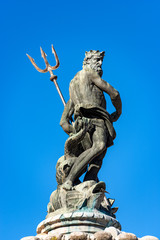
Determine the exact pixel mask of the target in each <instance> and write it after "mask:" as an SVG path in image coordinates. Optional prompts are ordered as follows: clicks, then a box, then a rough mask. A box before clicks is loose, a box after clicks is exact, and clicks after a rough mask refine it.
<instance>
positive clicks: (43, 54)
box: [27, 45, 66, 106]
mask: <svg viewBox="0 0 160 240" xmlns="http://www.w3.org/2000/svg"><path fill="white" fill-rule="evenodd" d="M40 50H41V56H42V58H43V59H44V61H45V64H46V68H45V69H44V70H43V69H40V68H39V67H38V66H37V64H36V63H35V61H34V59H33V58H32V57H31V56H29V55H28V54H27V56H28V58H29V59H30V61H31V63H32V64H33V66H34V67H35V68H36V69H37V71H39V72H41V73H46V72H49V73H50V75H51V76H50V80H51V81H52V82H54V84H55V86H56V88H57V91H58V94H59V96H60V98H61V100H62V102H63V105H64V106H65V105H66V102H65V100H64V97H63V95H62V93H61V90H60V88H59V86H58V84H57V81H56V80H57V76H56V75H54V74H53V70H56V69H57V68H58V67H59V64H60V63H59V59H58V56H57V53H56V51H55V49H54V47H53V45H52V53H53V54H54V56H55V59H56V65H55V66H53V67H52V66H51V65H50V64H49V63H48V60H47V55H46V53H45V52H44V51H43V49H42V48H41V47H40Z"/></svg>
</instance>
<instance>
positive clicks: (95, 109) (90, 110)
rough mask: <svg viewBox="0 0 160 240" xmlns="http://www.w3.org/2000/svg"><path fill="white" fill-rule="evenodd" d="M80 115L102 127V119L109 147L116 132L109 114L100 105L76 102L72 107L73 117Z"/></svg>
mask: <svg viewBox="0 0 160 240" xmlns="http://www.w3.org/2000/svg"><path fill="white" fill-rule="evenodd" d="M78 116H80V117H85V118H88V119H91V122H92V124H93V125H95V126H99V127H103V125H102V124H101V121H99V120H100V119H103V120H104V123H105V126H106V131H107V132H108V133H107V134H108V140H107V146H106V147H110V146H112V145H113V140H114V139H115V137H116V132H115V129H114V127H113V123H112V121H111V117H110V114H109V113H108V112H107V111H106V109H104V108H103V107H100V106H96V105H95V106H93V105H92V104H84V103H83V104H77V105H76V106H75V108H74V119H75V120H76V118H77V117H78Z"/></svg>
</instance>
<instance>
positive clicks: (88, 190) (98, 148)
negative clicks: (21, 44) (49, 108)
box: [27, 46, 122, 231]
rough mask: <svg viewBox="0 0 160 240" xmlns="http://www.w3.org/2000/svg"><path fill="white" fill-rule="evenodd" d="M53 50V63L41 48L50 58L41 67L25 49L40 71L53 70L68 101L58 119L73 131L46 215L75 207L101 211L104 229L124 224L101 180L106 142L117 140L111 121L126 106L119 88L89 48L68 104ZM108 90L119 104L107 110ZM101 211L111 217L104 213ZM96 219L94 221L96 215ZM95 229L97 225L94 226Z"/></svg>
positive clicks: (100, 57) (59, 163) (59, 164)
mask: <svg viewBox="0 0 160 240" xmlns="http://www.w3.org/2000/svg"><path fill="white" fill-rule="evenodd" d="M52 52H53V54H54V55H55V59H56V65H55V66H54V67H51V65H50V64H49V63H48V61H47V58H46V54H45V52H44V51H43V50H42V48H41V54H42V57H43V59H44V61H45V64H46V68H45V69H44V70H42V69H40V68H39V67H38V66H37V65H36V63H35V62H34V60H33V59H32V58H31V57H30V56H29V55H27V56H28V57H29V59H30V61H31V62H32V64H33V65H34V67H35V68H36V69H37V70H38V71H39V72H42V73H45V72H49V73H50V75H51V77H50V80H51V81H53V82H54V83H55V85H56V88H57V90H58V92H59V95H60V97H61V99H62V102H63V104H64V106H65V108H64V111H63V114H62V117H61V121H60V125H61V126H62V128H63V130H64V131H65V132H66V133H67V134H68V135H69V137H68V139H67V141H66V142H65V147H64V156H62V157H61V158H60V159H59V160H58V161H57V165H56V180H57V184H58V186H57V189H56V190H55V191H54V192H53V193H52V194H51V197H50V202H49V204H48V206H47V210H48V214H47V219H52V218H53V217H56V216H58V214H62V215H63V214H64V213H68V214H72V213H75V214H76V215H77V214H79V213H78V212H77V211H80V212H81V213H83V212H85V214H86V212H88V213H89V214H90V213H94V214H95V216H98V215H97V214H99V216H101V217H102V218H104V219H105V220H104V223H103V224H102V223H100V222H101V221H100V222H99V223H98V224H100V228H102V229H104V228H105V227H106V226H109V225H111V226H112V225H114V226H116V227H117V228H119V229H120V224H119V222H118V221H116V220H115V213H116V211H117V210H118V208H112V205H113V203H114V200H113V199H111V198H108V199H107V198H106V196H105V192H106V191H105V189H106V185H105V183H104V182H101V181H99V179H98V176H97V175H98V172H99V170H100V168H101V166H102V161H103V158H104V156H105V154H106V151H107V148H108V147H110V146H112V145H113V140H114V139H115V137H116V132H115V130H114V127H113V122H115V121H117V120H118V118H119V117H120V115H121V112H122V103H121V98H120V95H119V92H118V91H117V90H116V89H115V88H113V87H112V86H111V85H110V84H109V83H108V82H106V81H104V80H103V79H102V74H103V71H102V68H101V66H102V62H103V58H104V52H100V51H94V50H91V51H89V52H86V54H85V58H84V61H83V69H82V70H81V71H79V72H78V73H77V74H76V75H75V77H74V78H73V79H72V80H71V82H70V86H69V94H70V99H69V101H68V102H67V104H65V101H64V98H63V96H62V93H61V91H60V89H59V87H58V85H57V82H56V79H57V76H55V75H54V74H53V72H52V71H53V70H55V69H56V68H58V67H59V59H58V56H57V54H56V52H55V50H54V48H53V46H52ZM104 92H106V93H107V94H108V95H109V96H110V98H111V101H112V104H113V106H114V107H115V109H116V111H115V112H113V113H112V114H109V113H108V112H107V110H106V100H105V96H104ZM72 118H73V119H74V120H72ZM84 173H85V177H84V179H83V181H82V182H81V181H80V179H79V178H80V177H81V176H82V175H83V174H84ZM88 213H87V214H88ZM94 214H93V216H94ZM103 214H104V216H107V217H106V218H105V217H104V216H103ZM82 215H83V214H82ZM91 215H92V214H91ZM101 217H100V218H101ZM92 220H93V222H94V221H95V219H94V217H93V219H92ZM67 221H68V220H67ZM70 224H71V223H70ZM108 224H109V225H108ZM53 228H54V227H50V228H49V229H50V230H47V231H51V230H53ZM93 228H94V227H93ZM47 229H48V227H47ZM45 231H46V230H45ZM84 231H85V230H84ZM93 231H97V230H94V229H93Z"/></svg>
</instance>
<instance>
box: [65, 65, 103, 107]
mask: <svg viewBox="0 0 160 240" xmlns="http://www.w3.org/2000/svg"><path fill="white" fill-rule="evenodd" d="M96 75H97V73H96V72H94V71H93V70H91V69H89V70H84V69H83V70H81V71H80V72H78V73H77V74H76V76H75V77H74V78H73V79H72V80H71V82H70V86H69V93H70V99H71V101H72V103H73V105H74V106H75V105H77V104H84V105H86V104H87V105H88V104H90V105H93V106H97V107H98V106H99V107H103V108H105V109H106V100H105V97H104V94H103V91H102V90H101V89H100V88H98V87H97V86H96V85H95V84H94V83H93V82H92V78H94V77H96Z"/></svg>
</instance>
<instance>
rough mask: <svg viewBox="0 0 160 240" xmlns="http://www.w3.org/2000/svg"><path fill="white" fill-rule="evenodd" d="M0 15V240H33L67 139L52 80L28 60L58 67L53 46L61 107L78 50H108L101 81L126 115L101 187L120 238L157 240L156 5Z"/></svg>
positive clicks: (59, 7)
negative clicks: (119, 227) (112, 205)
mask: <svg viewBox="0 0 160 240" xmlns="http://www.w3.org/2000/svg"><path fill="white" fill-rule="evenodd" d="M0 11H1V14H0V24H1V38H0V46H1V55H0V61H1V62H0V66H1V87H0V101H1V117H0V128H1V138H0V146H1V150H0V159H1V174H0V185H1V187H0V189H1V197H0V236H1V239H3V240H5V239H6V240H9V239H12V240H18V239H20V238H21V237H24V236H29V235H35V234H36V227H37V225H38V224H39V222H41V221H42V220H43V219H44V218H45V215H46V207H47V203H48V201H49V197H50V194H51V192H52V191H53V190H55V189H56V180H55V164H56V161H57V159H58V158H59V157H60V156H62V155H63V153H64V150H63V148H64V142H65V140H66V138H67V135H66V134H65V133H64V132H63V130H62V129H61V127H60V126H59V121H60V118H61V114H62V111H63V105H62V103H61V100H60V98H59V96H58V94H57V92H56V89H55V86H54V84H53V83H52V82H50V80H49V74H41V73H39V72H37V71H36V70H35V69H34V67H33V66H32V65H31V63H30V62H29V60H28V58H27V57H26V53H28V54H29V55H31V56H32V57H33V58H34V59H35V61H36V62H37V64H39V66H40V67H44V62H43V59H42V58H41V57H40V50H39V47H40V46H42V47H43V49H44V50H45V51H46V53H47V55H48V58H49V61H50V62H51V63H53V64H55V61H54V58H53V56H52V54H51V44H52V43H53V44H54V46H55V48H56V51H57V53H58V56H59V59H60V64H61V65H60V67H59V69H58V70H57V71H56V72H55V74H57V76H58V84H59V86H60V88H61V90H62V92H63V94H64V97H65V99H66V100H68V98H69V95H68V86H69V82H70V80H71V79H72V78H73V76H74V75H75V74H76V73H77V71H79V70H81V66H82V61H83V58H84V53H85V51H88V50H90V49H93V50H97V49H99V50H101V51H102V50H104V51H106V56H105V58H104V63H103V71H104V75H103V79H105V80H106V81H108V82H109V83H110V84H112V85H113V86H114V87H115V88H116V89H118V90H119V92H120V94H121V98H122V101H123V114H122V117H121V118H120V119H119V121H118V122H117V123H115V125H114V126H115V128H116V131H117V138H116V140H115V145H114V146H113V147H111V148H109V149H108V153H107V155H106V157H105V159H104V163H103V168H102V169H101V172H100V174H99V178H100V180H103V181H105V182H106V185H107V191H109V192H110V197H113V198H115V199H116V202H115V206H118V207H119V210H118V212H117V219H118V220H119V221H120V223H121V225H122V230H124V231H127V232H132V233H135V234H136V235H137V236H139V237H142V236H144V235H155V236H157V237H160V221H159V217H160V174H159V173H160V162H159V160H160V157H159V155H160V144H159V142H160V141H159V136H160V127H159V122H160V112H159V111H160V108H159V103H160V100H159V97H160V94H159V89H160V71H159V69H160V61H159V58H160V2H159V1H158V0H135V1H127V0H121V1H118V0H114V1H108V0H103V1H102V0H99V1H95V0H92V1H90V0H88V1H87V0H85V1H84V0H81V1H72V0H71V1H64V0H63V1H61V0H59V1H54V0H52V1H50V0H49V1H41V0H40V1H37V0H36V1H30V0H28V1H20V0H16V1H11V0H9V1H8V0H6V1H3V2H2V3H1V8H0ZM107 101H108V111H109V112H110V113H111V112H112V111H113V110H114V109H113V107H112V106H111V102H110V99H109V98H108V97H107Z"/></svg>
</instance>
